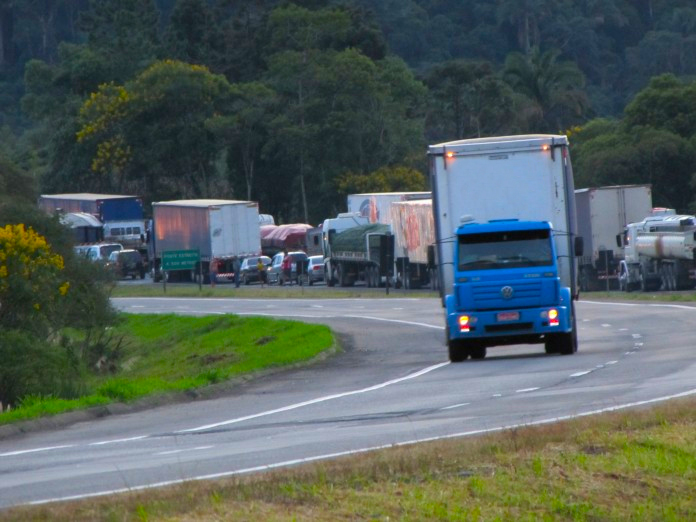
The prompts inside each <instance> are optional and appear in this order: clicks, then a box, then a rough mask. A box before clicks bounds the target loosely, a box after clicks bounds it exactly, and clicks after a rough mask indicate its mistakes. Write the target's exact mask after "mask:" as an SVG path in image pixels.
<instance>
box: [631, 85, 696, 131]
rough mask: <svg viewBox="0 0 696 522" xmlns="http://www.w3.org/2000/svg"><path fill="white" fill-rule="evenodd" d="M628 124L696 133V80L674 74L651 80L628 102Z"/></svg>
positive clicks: (632, 126)
mask: <svg viewBox="0 0 696 522" xmlns="http://www.w3.org/2000/svg"><path fill="white" fill-rule="evenodd" d="M625 115H626V118H625V123H626V125H628V127H629V128H634V127H644V126H647V127H652V128H655V129H666V130H668V131H670V132H674V133H676V134H679V135H680V136H682V137H685V138H687V137H691V136H694V135H696V82H683V81H681V80H679V79H678V78H677V77H676V76H674V75H672V74H663V75H660V76H657V77H655V78H653V79H651V80H650V83H649V84H648V86H647V87H646V88H645V89H643V90H642V91H641V92H639V93H638V94H637V95H636V97H635V98H634V99H633V100H632V101H631V102H630V103H629V104H628V105H627V106H626V109H625Z"/></svg>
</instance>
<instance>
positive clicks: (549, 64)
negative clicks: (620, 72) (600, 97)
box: [503, 47, 587, 132]
mask: <svg viewBox="0 0 696 522" xmlns="http://www.w3.org/2000/svg"><path fill="white" fill-rule="evenodd" d="M559 56H560V52H559V51H558V50H553V49H551V50H548V51H545V52H543V53H542V52H541V51H540V50H539V48H538V47H535V48H534V49H532V52H531V54H530V55H529V56H525V55H523V54H521V53H510V54H509V55H508V57H507V59H506V60H505V69H504V71H503V77H504V78H505V80H506V81H507V82H508V83H509V84H510V86H511V87H512V88H513V89H514V90H515V91H516V92H517V93H519V94H521V95H523V96H524V97H525V98H526V100H528V102H529V103H530V105H527V106H526V107H525V117H524V119H525V120H526V121H527V125H528V126H529V128H530V129H534V130H537V131H543V132H561V131H562V130H563V129H565V128H567V127H569V126H571V125H573V124H575V123H578V122H580V121H582V120H583V118H584V115H585V112H586V111H587V96H586V94H585V93H584V92H583V91H582V87H583V86H584V83H585V80H584V76H583V74H582V72H581V71H580V70H579V69H578V68H577V66H576V65H575V64H574V63H573V62H560V61H558V57H559Z"/></svg>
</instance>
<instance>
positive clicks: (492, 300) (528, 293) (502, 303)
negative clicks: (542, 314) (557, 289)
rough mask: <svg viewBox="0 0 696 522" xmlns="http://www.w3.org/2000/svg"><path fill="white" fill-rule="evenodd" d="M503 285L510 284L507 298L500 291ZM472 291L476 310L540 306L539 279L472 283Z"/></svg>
mask: <svg viewBox="0 0 696 522" xmlns="http://www.w3.org/2000/svg"><path fill="white" fill-rule="evenodd" d="M505 286H510V287H512V290H513V292H512V297H510V298H509V299H505V298H503V294H502V292H501V290H502V289H503V287H505ZM472 292H473V299H474V307H475V308H476V309H478V310H486V309H496V308H500V307H505V308H510V307H515V308H520V307H531V306H540V304H541V295H542V291H541V281H519V282H512V283H501V282H495V283H481V284H479V285H474V286H473V288H472Z"/></svg>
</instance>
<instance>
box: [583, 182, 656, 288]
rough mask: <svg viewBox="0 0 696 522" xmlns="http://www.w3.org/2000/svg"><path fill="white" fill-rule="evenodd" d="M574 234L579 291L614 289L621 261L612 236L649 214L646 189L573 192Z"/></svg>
mask: <svg viewBox="0 0 696 522" xmlns="http://www.w3.org/2000/svg"><path fill="white" fill-rule="evenodd" d="M575 207H576V209H577V216H578V234H579V235H580V236H581V237H582V238H583V245H584V254H585V255H583V256H582V257H580V258H579V268H580V275H579V278H580V279H579V282H580V290H582V291H584V292H588V291H593V290H610V289H614V288H618V273H619V270H618V269H619V264H620V262H621V260H622V259H623V257H624V252H623V248H621V247H620V246H619V245H617V241H616V235H617V234H620V233H621V232H622V231H623V230H624V228H626V225H628V224H629V223H635V222H638V221H642V220H643V219H645V217H646V216H649V215H650V212H651V210H652V189H651V186H650V185H613V186H608V187H594V188H582V189H577V190H576V191H575Z"/></svg>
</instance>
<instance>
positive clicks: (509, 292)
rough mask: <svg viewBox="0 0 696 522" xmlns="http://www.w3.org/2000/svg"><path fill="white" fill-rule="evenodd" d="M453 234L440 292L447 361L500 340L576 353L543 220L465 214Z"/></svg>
mask: <svg viewBox="0 0 696 522" xmlns="http://www.w3.org/2000/svg"><path fill="white" fill-rule="evenodd" d="M455 237H456V245H455V248H454V285H453V286H452V287H451V288H452V293H451V294H448V295H446V297H445V306H446V314H447V328H446V330H447V345H448V349H449V355H450V360H451V361H454V362H456V361H462V360H465V359H466V358H468V357H471V358H472V359H482V358H484V357H485V356H486V348H487V347H488V346H497V345H506V344H525V343H530V344H532V343H544V345H545V349H546V353H560V354H572V353H574V352H575V351H577V337H576V333H575V328H574V322H575V314H574V307H573V302H572V296H571V291H570V288H569V287H567V286H563V285H562V283H561V277H560V274H559V267H558V261H557V252H556V246H555V242H554V230H553V228H552V226H551V224H550V223H549V222H546V221H519V220H514V219H510V220H495V221H489V222H485V223H475V222H473V221H472V220H466V219H465V222H464V223H463V224H462V225H461V226H459V228H458V229H457V230H456V234H455Z"/></svg>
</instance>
